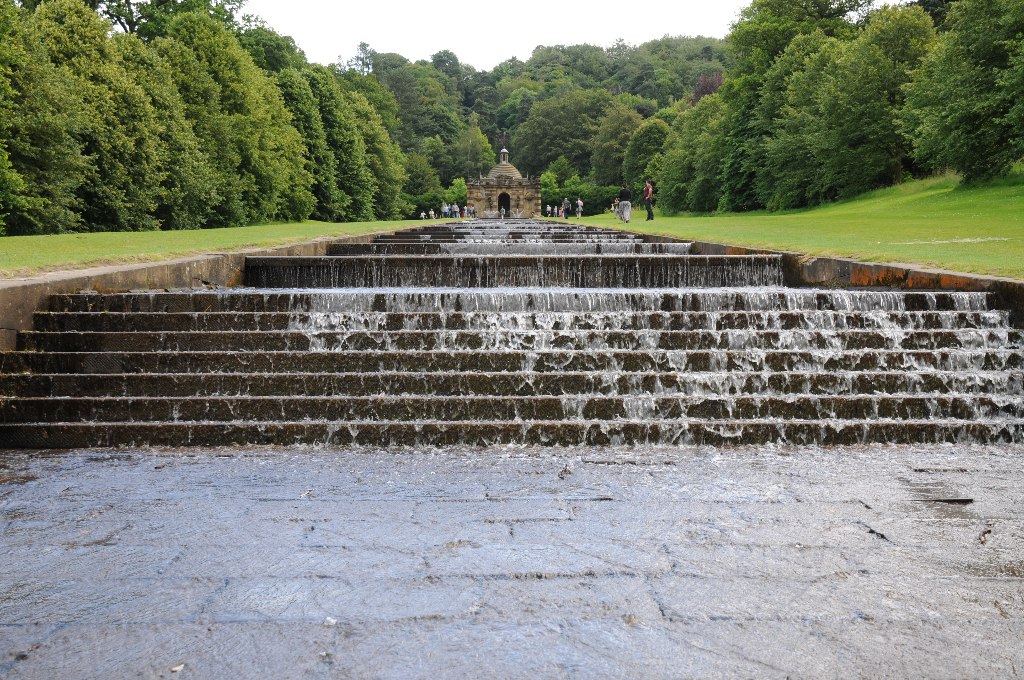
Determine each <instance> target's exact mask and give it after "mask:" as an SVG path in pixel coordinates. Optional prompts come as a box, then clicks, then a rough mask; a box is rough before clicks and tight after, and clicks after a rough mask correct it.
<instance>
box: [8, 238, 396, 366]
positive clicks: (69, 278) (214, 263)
mask: <svg viewBox="0 0 1024 680" xmlns="http://www.w3.org/2000/svg"><path fill="white" fill-rule="evenodd" d="M380 233H385V232H376V233H370V234H361V235H359V236H351V237H338V236H331V237H321V238H318V239H316V240H314V241H309V242H306V243H297V244H291V245H287V246H280V247H277V248H261V249H253V250H243V251H239V252H232V253H210V254H208V255H197V256H195V257H186V258H181V259H177V260H167V261H164V262H151V263H144V264H132V265H124V264H122V265H113V266H107V267H92V268H90V269H79V270H75V271H61V272H51V273H48V274H40V275H39V276H35V277H31V278H23V279H9V280H3V281H0V351H2V350H12V349H15V345H16V339H17V334H18V331H24V330H29V329H30V328H32V313H33V312H35V311H37V310H41V309H45V308H46V304H47V300H48V298H49V296H50V295H54V294H58V293H74V292H78V291H81V290H95V291H98V292H101V293H113V292H119V291H128V290H160V289H176V288H230V287H233V286H238V285H241V283H242V276H243V271H244V269H245V258H246V257H249V256H257V255H259V256H267V255H286V256H287V255H324V254H326V252H327V246H328V245H329V244H331V243H338V242H349V243H367V242H369V241H371V240H372V239H373V237H374V236H377V235H379V234H380ZM387 233H390V232H387Z"/></svg>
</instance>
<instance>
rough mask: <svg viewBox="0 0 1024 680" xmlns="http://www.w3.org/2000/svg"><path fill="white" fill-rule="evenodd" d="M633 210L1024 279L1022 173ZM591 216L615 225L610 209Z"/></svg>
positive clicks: (680, 227) (772, 238)
mask: <svg viewBox="0 0 1024 680" xmlns="http://www.w3.org/2000/svg"><path fill="white" fill-rule="evenodd" d="M633 215H634V217H635V219H633V220H632V221H630V223H629V227H630V229H631V230H633V231H641V232H648V233H657V234H667V235H671V236H679V237H684V238H692V239H697V240H703V241H714V242H719V243H730V244H735V245H747V246H756V247H767V248H776V249H780V250H793V251H797V252H801V253H808V254H812V255H831V256H840V257H851V258H855V259H859V260H867V261H873V262H905V263H912V264H918V265H923V266H928V267H939V268H943V269H952V270H955V271H964V272H975V273H982V274H993V275H998V276H1009V277H1012V278H1017V279H1024V177H1022V176H1019V175H1017V176H1014V177H1010V178H1007V179H1004V180H999V181H996V182H992V183H990V184H987V185H984V186H981V187H973V188H963V187H958V186H957V180H956V179H955V178H952V177H942V178H935V179H928V180H922V181H916V182H908V183H906V184H903V185H901V186H897V187H892V188H890V189H882V190H879V191H875V192H872V193H870V194H866V195H864V196H861V197H859V198H857V199H854V200H851V201H846V202H844V203H836V204H832V205H828V206H825V207H822V208H817V209H814V210H804V211H794V212H788V213H749V214H726V215H711V216H686V215H681V216H676V217H664V216H661V215H658V216H657V218H656V219H655V221H654V222H650V223H645V222H644V217H645V215H644V212H643V210H642V209H641V210H640V211H639V214H638V213H637V211H636V210H634V212H633ZM588 221H592V222H593V223H594V224H599V225H604V226H616V222H615V220H614V218H613V217H612V216H611V215H602V216H598V217H595V218H589V220H588ZM973 239H976V240H974V241H973V242H972V241H970V240H973ZM943 241H946V243H943Z"/></svg>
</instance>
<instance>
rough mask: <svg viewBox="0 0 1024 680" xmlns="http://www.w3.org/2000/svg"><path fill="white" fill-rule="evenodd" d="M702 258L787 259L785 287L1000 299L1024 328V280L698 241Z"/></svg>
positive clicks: (1012, 319) (696, 247)
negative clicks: (985, 295) (977, 295)
mask: <svg viewBox="0 0 1024 680" xmlns="http://www.w3.org/2000/svg"><path fill="white" fill-rule="evenodd" d="M693 252H694V253H696V254H699V255H752V254H762V253H763V254H776V255H782V261H783V275H784V276H785V281H786V285H789V286H797V287H818V288H891V289H896V290H948V291H964V292H985V293H992V294H993V295H995V297H996V300H995V304H994V306H995V307H997V308H999V309H1006V310H1009V312H1010V323H1012V324H1013V325H1014V326H1016V327H1018V328H1020V327H1024V281H1018V280H1016V279H1008V278H1004V277H999V276H985V275H983V274H965V273H963V272H953V271H948V270H944V269H926V268H921V267H917V266H915V265H909V264H892V263H880V262H859V261H857V260H850V259H847V258H841V257H814V256H811V255H803V254H801V253H794V252H789V251H784V250H765V249H759V248H744V247H740V246H730V245H725V244H723V243H710V242H707V241H693Z"/></svg>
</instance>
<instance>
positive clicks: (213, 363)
mask: <svg viewBox="0 0 1024 680" xmlns="http://www.w3.org/2000/svg"><path fill="white" fill-rule="evenodd" d="M1022 369H1024V352H1022V351H1019V350H1004V349H993V350H954V351H949V350H935V351H931V350H928V351H914V350H906V351H905V350H863V351H851V352H838V351H831V350H816V351H799V350H798V351H794V350H780V351H765V350H749V351H748V350H741V351H722V350H702V351H682V350H645V351H608V350H585V351H557V350H556V351H533V350H496V351H491V352H476V351H438V352H420V351H396V352H378V351H365V352H362V351H348V352H268V351H253V352H230V351H211V352H78V351H76V352H0V374H24V373H40V374H41V373H68V374H80V373H90V374H112V373H113V374H116V373H129V374H137V373H249V374H260V373H269V374H273V373H369V372H374V371H381V372H413V373H427V374H438V373H449V372H450V373H463V372H521V371H526V372H553V373H559V372H586V371H610V372H622V371H627V372H706V371H715V372H722V371H727V372H736V371H739V372H748V371H752V372H757V371H770V372H793V371H811V372H817V373H834V372H840V371H863V372H871V371H881V372H893V371H894V372H912V373H913V372H922V373H931V372H936V371H939V372H965V373H972V372H979V371H995V372H999V371H1019V370H1022ZM2 379H3V378H2V377H0V380H2ZM4 393H6V394H12V392H11V391H10V390H7V391H5V392H4Z"/></svg>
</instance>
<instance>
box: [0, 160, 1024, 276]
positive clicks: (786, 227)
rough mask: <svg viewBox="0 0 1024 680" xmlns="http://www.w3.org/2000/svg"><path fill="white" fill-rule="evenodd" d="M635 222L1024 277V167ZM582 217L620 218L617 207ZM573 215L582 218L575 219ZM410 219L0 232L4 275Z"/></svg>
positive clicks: (639, 216)
mask: <svg viewBox="0 0 1024 680" xmlns="http://www.w3.org/2000/svg"><path fill="white" fill-rule="evenodd" d="M633 215H634V219H633V220H632V221H631V222H630V224H629V228H630V229H631V230H633V231H639V232H647V233H654V234H666V235H670V236H676V237H682V238H688V239H697V240H703V241H715V242H720V243H730V244H735V245H746V246H755V247H763V248H775V249H780V250H793V251H797V252H801V253H807V254H810V255H830V256H839V257H851V258H855V259H859V260H867V261H873V262H904V263H908V264H916V265H921V266H927V267H939V268H943V269H951V270H955V271H963V272H976V273H980V274H994V275H998V276H1009V277H1012V278H1016V279H1024V175H1022V174H1017V175H1014V176H1013V177H1010V178H1007V179H1004V180H999V181H996V182H992V183H989V184H986V185H984V186H980V187H969V188H964V187H960V186H958V184H957V180H956V179H955V178H953V177H940V178H936V179H928V180H921V181H915V182H908V183H906V184H903V185H901V186H898V187H893V188H891V189H883V190H880V191H876V192H873V193H871V194H867V195H865V196H862V197H860V198H857V199H855V200H851V201H847V202H844V203H836V204H832V205H828V206H825V207H822V208H817V209H814V210H802V211H793V212H787V213H747V214H726V215H709V216H693V215H680V216H675V217H665V216H663V215H660V214H659V215H658V216H657V219H655V220H654V222H649V223H645V222H644V212H643V210H639V211H636V210H635V211H634V213H633ZM583 221H584V222H585V223H588V224H594V225H599V226H610V227H622V226H625V225H622V224H621V223H619V222H617V221H616V220H615V219H614V217H612V215H611V214H605V215H598V216H595V217H588V218H585V219H584V220H583ZM573 222H576V220H575V219H574V220H573ZM421 224H422V222H420V221H419V220H411V221H406V222H360V223H352V224H328V223H324V222H304V223H301V224H272V225H262V226H254V227H241V228H235V229H204V230H200V231H171V232H141V233H100V234H62V235H59V236H14V237H6V238H0V277H4V278H9V277H11V276H24V275H28V274H32V273H39V272H44V271H53V270H59V269H75V268H82V267H86V266H94V265H97V264H104V263H123V262H146V261H156V260H166V259H172V258H176V257H183V256H186V255H193V254H197V253H204V252H224V251H231V250H243V249H245V248H253V247H269V246H275V245H281V244H285V243H294V242H299V241H306V240H310V239H313V238H317V237H319V236H345V235H353V234H365V233H368V232H373V231H386V230H391V229H396V228H400V227H408V226H416V225H421Z"/></svg>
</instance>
